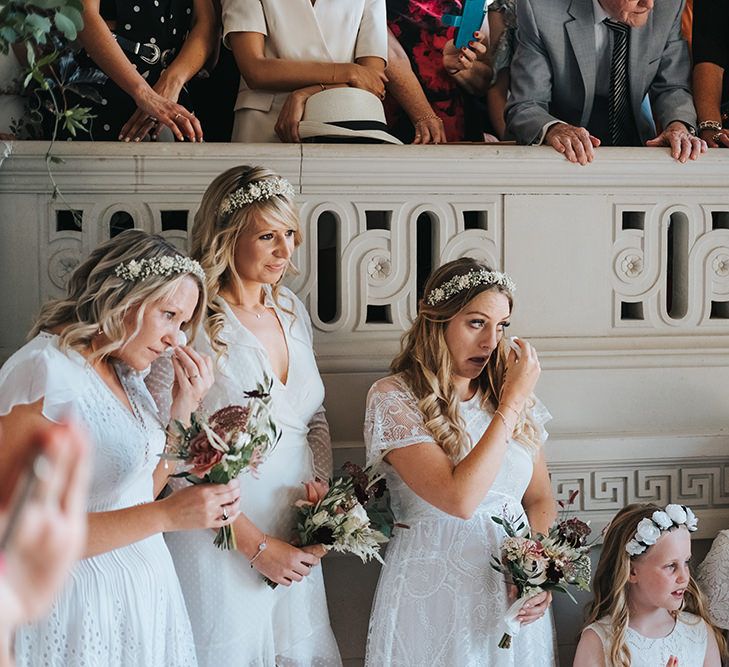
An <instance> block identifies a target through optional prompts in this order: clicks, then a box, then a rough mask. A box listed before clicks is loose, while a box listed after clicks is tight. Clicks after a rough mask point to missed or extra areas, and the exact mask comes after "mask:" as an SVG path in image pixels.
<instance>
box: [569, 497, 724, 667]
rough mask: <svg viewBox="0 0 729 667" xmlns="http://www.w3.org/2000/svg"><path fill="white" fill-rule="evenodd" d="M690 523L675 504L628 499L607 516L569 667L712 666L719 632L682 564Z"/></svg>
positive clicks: (693, 520) (685, 564) (692, 523)
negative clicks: (586, 607) (586, 609)
mask: <svg viewBox="0 0 729 667" xmlns="http://www.w3.org/2000/svg"><path fill="white" fill-rule="evenodd" d="M696 526H697V520H696V517H695V516H694V514H693V512H692V511H691V510H690V509H689V508H687V507H685V506H683V505H667V506H666V508H665V509H661V508H660V507H658V506H657V505H651V504H635V505H628V506H627V507H625V508H623V509H622V510H620V511H619V512H618V513H617V514H616V515H615V518H613V520H612V521H611V522H610V526H609V527H608V529H607V532H606V533H605V541H604V542H603V545H602V552H601V554H600V561H599V563H598V565H597V569H596V571H595V577H594V582H593V594H594V596H595V597H594V600H593V602H592V605H591V607H590V610H589V614H588V620H587V627H586V628H585V629H584V630H583V631H582V636H581V637H580V642H579V644H578V645H577V652H576V654H575V660H574V667H664V666H665V667H701V666H702V665H703V666H704V667H719V665H720V664H721V658H720V653H721V652H723V651H724V648H725V645H724V639H723V637H722V636H721V634H720V633H719V632H718V631H716V630H715V629H714V628H712V626H711V624H710V622H709V620H708V616H707V614H706V611H705V607H704V599H703V595H702V594H701V592H700V591H699V589H698V587H697V586H696V582H695V581H694V579H693V577H692V576H691V572H690V570H689V561H690V559H691V538H690V537H689V532H690V531H694V530H696Z"/></svg>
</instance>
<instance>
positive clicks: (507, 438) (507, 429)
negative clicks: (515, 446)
mask: <svg viewBox="0 0 729 667" xmlns="http://www.w3.org/2000/svg"><path fill="white" fill-rule="evenodd" d="M494 414H495V415H499V417H501V423H502V424H503V425H504V430H505V431H506V441H507V442H509V440H510V439H511V436H512V434H513V433H514V427H513V426H512V427H511V430H509V424H508V423H507V422H506V417H505V416H504V413H503V412H501V410H496V411H494Z"/></svg>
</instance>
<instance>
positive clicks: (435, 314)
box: [390, 257, 540, 461]
mask: <svg viewBox="0 0 729 667" xmlns="http://www.w3.org/2000/svg"><path fill="white" fill-rule="evenodd" d="M472 270H473V271H482V270H485V271H491V268H490V267H489V266H488V265H487V264H485V263H484V262H481V261H479V260H476V259H473V258H472V257H462V258H460V259H456V260H454V261H452V262H448V263H447V264H444V265H443V266H441V267H440V268H438V269H436V270H435V271H434V272H433V273H432V274H431V275H430V277H429V278H428V281H427V282H426V283H425V288H424V294H425V295H426V296H427V295H428V294H429V293H430V292H431V291H432V290H433V289H435V288H436V287H439V286H441V285H443V284H444V283H445V282H447V281H448V280H450V279H451V278H453V277H455V276H461V275H466V274H467V273H468V272H469V271H472ZM486 291H496V292H499V293H501V294H503V295H504V296H505V297H506V298H507V299H508V301H509V310H511V308H512V307H513V297H512V294H511V292H509V290H508V289H506V287H503V286H501V285H495V284H482V285H477V286H475V287H471V288H469V289H464V290H462V291H460V292H458V293H457V294H455V295H453V296H452V297H450V298H448V299H445V300H444V301H442V302H440V303H438V304H437V305H435V306H431V305H429V304H428V303H427V301H426V300H425V298H423V299H421V301H420V303H419V305H418V314H417V316H416V318H415V320H414V321H413V323H412V325H411V326H410V329H409V330H408V331H407V332H406V333H405V334H404V335H403V337H402V340H401V345H400V348H401V349H400V354H399V355H398V356H397V357H395V359H393V361H392V363H391V364H390V370H391V371H392V372H393V373H401V374H402V375H403V376H404V378H405V381H406V382H407V384H408V386H409V387H410V389H411V391H412V392H413V393H414V395H415V397H416V398H417V399H418V407H419V408H420V411H421V412H422V413H423V415H425V427H426V428H427V429H428V430H429V431H430V432H431V433H432V434H433V437H434V439H435V441H436V442H437V443H438V444H439V445H440V446H441V447H442V448H443V450H444V451H445V452H446V454H448V456H449V457H451V459H452V460H454V461H458V460H460V459H461V458H462V457H463V456H464V455H465V454H466V453H467V452H468V450H469V448H470V446H471V444H472V443H471V442H470V439H469V437H468V434H467V433H466V427H465V424H464V423H463V420H462V419H461V417H460V414H459V397H458V394H457V393H456V390H455V386H454V384H453V376H452V363H451V355H450V352H449V351H448V345H447V344H446V340H445V330H446V327H447V326H448V323H449V322H450V321H451V320H452V319H453V318H454V317H455V316H456V315H457V314H458V313H459V312H460V311H461V310H462V309H463V308H464V307H465V306H466V304H468V302H469V301H471V299H473V298H474V297H476V296H477V295H479V294H481V293H482V292H486ZM508 354H509V346H508V343H507V342H506V341H505V340H504V339H503V338H502V340H501V341H499V345H498V347H497V348H496V349H495V350H494V351H493V352H492V353H491V356H490V357H489V360H488V362H487V363H486V368H484V370H483V372H482V373H481V375H480V376H479V378H478V385H479V387H480V388H481V391H482V392H483V399H482V400H483V402H482V405H484V406H485V407H489V408H490V409H491V410H496V409H497V407H498V403H499V399H500V396H501V390H502V387H503V385H504V376H505V374H506V359H507V356H508ZM533 405H534V399H533V398H532V399H530V402H529V405H528V406H527V407H528V408H530V407H532V406H533ZM514 439H515V440H518V441H519V442H521V443H522V444H524V445H526V446H527V447H529V448H530V449H532V450H533V451H536V450H537V448H538V447H539V442H540V437H539V432H538V429H537V427H536V425H535V424H534V420H533V419H532V416H531V413H530V410H528V409H527V410H525V411H524V413H522V414H521V415H520V416H519V419H518V422H517V426H516V428H515V429H514Z"/></svg>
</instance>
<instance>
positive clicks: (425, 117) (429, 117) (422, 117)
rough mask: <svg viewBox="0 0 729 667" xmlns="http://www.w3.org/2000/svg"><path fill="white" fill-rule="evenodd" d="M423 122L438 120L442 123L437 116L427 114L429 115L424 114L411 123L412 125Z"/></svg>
mask: <svg viewBox="0 0 729 667" xmlns="http://www.w3.org/2000/svg"><path fill="white" fill-rule="evenodd" d="M424 120H438V121H440V122H441V123H442V122H443V119H442V118H441V117H440V116H439V115H438V114H434V113H429V114H426V115H425V116H420V118H416V119H415V121H414V122H413V125H417V124H418V123H422V122H423V121H424Z"/></svg>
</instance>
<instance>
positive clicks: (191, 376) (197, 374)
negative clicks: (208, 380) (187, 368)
mask: <svg viewBox="0 0 729 667" xmlns="http://www.w3.org/2000/svg"><path fill="white" fill-rule="evenodd" d="M199 377H200V375H199V373H195V375H188V376H187V379H188V380H194V379H195V378H199Z"/></svg>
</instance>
